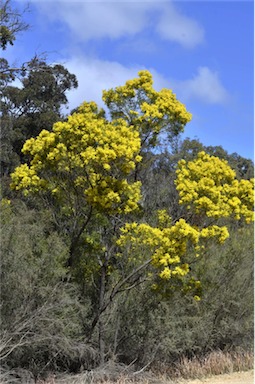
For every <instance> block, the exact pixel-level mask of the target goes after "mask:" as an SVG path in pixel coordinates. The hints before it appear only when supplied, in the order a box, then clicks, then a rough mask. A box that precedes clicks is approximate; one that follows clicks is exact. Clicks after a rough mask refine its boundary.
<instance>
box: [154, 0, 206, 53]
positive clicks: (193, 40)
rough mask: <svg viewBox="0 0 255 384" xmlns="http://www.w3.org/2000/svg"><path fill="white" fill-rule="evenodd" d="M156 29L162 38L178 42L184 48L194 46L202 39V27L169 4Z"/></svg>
mask: <svg viewBox="0 0 255 384" xmlns="http://www.w3.org/2000/svg"><path fill="white" fill-rule="evenodd" d="M156 30H157V32H158V33H159V35H160V36H161V37H162V38H163V39H167V40H172V41H175V42H177V43H180V44H181V45H182V46H184V47H185V48H194V47H195V46H196V45H198V44H200V43H202V42H203V41H204V30H203V29H202V27H201V26H200V25H199V24H198V23H197V22H196V21H195V20H192V19H190V18H188V17H187V16H184V15H182V14H181V13H180V12H179V11H177V9H176V8H174V7H173V5H171V4H170V5H169V6H168V7H166V8H165V11H164V12H162V15H161V17H160V20H159V23H158V25H157V26H156Z"/></svg>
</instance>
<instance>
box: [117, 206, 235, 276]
mask: <svg viewBox="0 0 255 384" xmlns="http://www.w3.org/2000/svg"><path fill="white" fill-rule="evenodd" d="M163 215H164V221H165V222H166V219H167V216H166V215H167V214H166V212H164V213H163V212H162V211H160V212H159V217H162V216H163ZM169 222H170V217H168V223H167V226H166V227H161V228H158V227H156V228H155V227H151V226H150V225H148V224H144V223H143V224H138V223H127V224H126V225H125V226H124V227H123V228H122V229H121V236H120V237H119V239H118V240H117V245H119V246H120V247H121V248H122V249H123V250H124V249H127V248H128V249H129V253H130V254H132V255H134V257H135V258H138V259H139V258H141V257H144V255H146V257H148V256H149V257H151V264H152V265H153V266H154V267H155V268H156V269H157V270H158V275H159V277H161V278H162V279H166V280H169V279H170V278H174V277H177V278H182V277H184V276H186V275H187V274H188V272H189V264H188V263H187V262H185V261H184V259H185V256H187V250H188V246H193V248H194V250H195V251H196V255H197V256H198V255H199V252H200V250H201V249H202V248H203V245H201V244H200V243H201V242H203V240H204V239H211V238H216V239H217V240H218V241H219V242H220V243H222V242H224V241H225V240H226V239H227V238H228V231H227V228H226V227H218V226H216V225H214V226H211V227H208V228H203V229H202V230H199V229H198V228H194V227H192V226H191V225H190V224H188V223H187V222H186V221H185V220H184V219H180V220H179V221H177V222H176V223H175V224H174V225H169ZM140 254H141V255H142V256H140Z"/></svg>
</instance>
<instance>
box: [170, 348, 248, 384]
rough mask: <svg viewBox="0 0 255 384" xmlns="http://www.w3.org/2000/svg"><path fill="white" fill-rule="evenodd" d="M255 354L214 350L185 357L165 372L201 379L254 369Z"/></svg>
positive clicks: (176, 376)
mask: <svg viewBox="0 0 255 384" xmlns="http://www.w3.org/2000/svg"><path fill="white" fill-rule="evenodd" d="M253 366H254V354H253V353H252V352H246V351H242V350H240V351H235V352H223V351H214V352H211V353H209V354H207V355H206V356H204V357H201V358H198V357H194V358H192V359H188V358H187V357H183V358H181V359H180V360H179V362H178V363H176V364H175V365H174V366H173V367H170V368H167V369H166V371H165V373H166V374H167V376H169V377H172V378H182V379H200V378H203V377H207V376H212V375H221V374H224V373H232V372H240V371H247V370H250V369H253Z"/></svg>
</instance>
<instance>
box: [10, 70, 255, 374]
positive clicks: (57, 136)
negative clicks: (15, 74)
mask: <svg viewBox="0 0 255 384" xmlns="http://www.w3.org/2000/svg"><path fill="white" fill-rule="evenodd" d="M39 72H40V71H39ZM30 75H31V79H32V77H33V76H34V74H33V73H32V72H31V74H30ZM30 75H29V76H28V77H27V80H28V81H27V82H25V83H24V86H25V85H26V86H27V87H28V88H27V92H28V93H27V95H29V94H30V93H32V94H33V89H34V88H33V86H32V84H33V82H30V80H31V79H30ZM35 75H36V77H35V78H36V79H37V80H38V85H39V88H38V89H41V88H40V87H41V86H42V82H41V80H40V79H41V73H38V77H37V74H35ZM50 78H51V77H50ZM49 85H50V86H49V89H48V90H46V94H47V95H48V91H49V94H51V91H50V88H51V82H49ZM9 91H10V94H11V93H12V90H11V89H9ZM33 95H34V96H35V97H34V99H35V100H36V103H34V104H33V105H32V108H35V110H36V108H41V107H42V106H43V105H44V104H43V103H42V104H40V92H39V93H38V94H37V93H36V91H35V93H34V94H33ZM15 97H17V100H18V99H19V97H20V95H19V91H18V92H16V91H14V93H13V100H14V99H15ZM46 99H47V98H46ZM103 99H104V101H105V103H106V105H107V106H108V108H109V111H110V118H108V117H107V116H109V115H107V114H106V113H105V111H104V110H99V108H98V107H97V105H96V104H95V103H93V102H91V103H86V102H85V103H83V104H82V105H81V106H80V107H79V108H77V109H76V111H75V112H73V113H72V114H71V116H69V117H68V118H67V119H66V120H65V121H58V122H56V123H54V124H53V127H52V128H48V129H47V130H46V129H43V130H41V132H40V133H39V134H38V135H37V136H35V137H30V138H29V139H28V140H26V142H25V144H24V146H23V149H22V153H23V155H24V156H27V162H26V163H24V164H21V165H20V166H18V167H17V168H16V169H15V171H14V172H13V173H12V175H11V177H12V185H11V186H12V188H13V190H16V191H21V192H23V195H24V196H25V197H24V199H27V202H29V203H32V204H31V206H34V207H36V205H35V202H36V201H40V202H41V203H40V204H42V205H40V204H39V205H38V206H37V208H36V209H34V211H31V209H29V210H26V209H25V208H23V207H21V208H20V209H21V211H18V210H17V208H15V209H16V211H12V209H11V208H10V206H9V205H8V202H7V201H5V202H4V203H3V207H4V208H5V210H6V211H5V212H9V216H8V214H7V216H3V217H4V218H5V217H7V219H6V220H7V221H6V223H7V224H6V223H5V221H3V224H4V233H5V239H6V240H5V242H4V244H5V246H4V249H5V252H6V254H7V255H10V254H14V255H15V258H14V261H15V263H14V264H13V265H12V263H10V261H9V262H8V263H9V264H8V263H7V264H6V265H5V264H3V265H4V268H5V269H6V270H7V271H10V273H9V274H8V276H10V277H7V280H6V287H9V288H8V289H6V290H4V291H3V294H4V295H6V297H4V299H5V300H4V302H5V303H8V294H9V292H10V289H12V290H17V286H16V285H15V283H16V282H18V285H19V286H21V288H22V289H21V290H20V294H17V297H16V300H17V302H16V301H15V300H13V303H12V306H11V305H8V304H6V307H4V313H5V316H6V319H7V318H8V316H9V318H10V316H11V312H12V311H13V310H14V307H15V306H18V307H19V308H24V307H25V304H24V302H25V297H28V298H29V305H28V310H27V312H25V313H26V314H27V315H28V313H31V314H32V318H34V317H33V316H34V313H35V314H36V313H41V312H40V311H43V310H44V308H45V306H44V304H43V303H44V302H45V301H46V303H48V302H49V303H50V309H49V312H47V311H46V315H44V316H43V317H42V318H43V320H42V321H41V319H40V321H39V320H36V321H35V323H33V326H32V328H31V329H33V331H32V332H34V333H33V334H34V335H38V334H39V335H41V334H43V335H44V333H41V330H42V329H47V332H48V334H50V335H52V333H53V328H51V327H49V328H48V327H47V326H46V325H45V318H47V319H48V318H52V319H53V323H54V324H55V323H56V327H57V328H56V329H57V339H56V338H54V337H52V340H53V342H52V343H51V344H50V347H47V343H48V338H47V337H46V338H44V336H43V343H40V342H38V340H37V342H36V343H35V345H34V348H33V349H31V348H30V347H29V348H30V349H29V348H28V349H24V348H23V346H22V348H21V349H20V348H16V347H15V351H14V352H11V353H10V357H11V359H12V360H11V363H12V364H13V366H14V364H15V363H16V362H17V360H18V359H21V353H22V354H23V355H24V359H23V360H22V365H23V366H25V365H26V364H27V361H28V360H29V358H30V356H32V355H33V356H36V359H35V360H36V361H37V363H36V364H37V366H38V367H42V366H43V364H44V362H45V361H46V359H49V358H50V359H51V360H52V361H54V364H55V367H58V368H63V366H65V368H66V369H69V370H72V369H78V368H79V364H80V365H81V360H79V359H78V360H77V359H76V357H77V356H76V355H75V354H74V355H72V356H73V357H70V354H72V352H70V350H71V351H73V350H72V347H70V349H69V348H67V349H65V347H64V346H63V345H62V344H59V343H58V341H57V340H59V335H63V339H64V340H67V343H69V342H70V338H73V340H74V341H75V342H80V340H81V339H80V338H81V337H82V338H83V340H85V345H86V347H88V346H89V347H91V346H93V347H95V348H96V354H95V355H94V358H93V359H92V361H91V360H90V357H88V356H87V361H88V362H89V363H88V364H87V367H88V368H89V367H92V366H93V364H98V363H100V364H103V363H104V362H105V359H106V358H117V359H118V360H119V361H122V362H124V363H131V362H132V361H134V360H135V361H136V364H137V366H144V365H146V364H148V363H149V362H151V361H154V360H156V361H159V360H161V361H166V362H171V361H173V360H174V359H177V358H178V356H180V355H187V356H191V355H192V354H196V353H198V354H200V353H204V352H207V351H208V349H213V348H225V347H227V348H230V347H236V346H239V345H241V346H243V345H242V342H241V339H243V340H244V338H243V335H244V333H245V332H246V333H247V334H249V335H250V334H251V312H252V309H251V303H249V306H248V308H247V310H246V311H245V308H244V305H243V303H242V302H241V296H240V295H239V293H238V291H237V289H240V291H241V292H242V295H243V294H245V292H250V290H251V289H252V283H251V274H250V272H251V261H250V260H251V238H252V233H251V232H252V229H251V228H250V227H249V226H248V225H247V224H245V223H244V220H240V219H241V218H242V217H243V218H244V219H246V222H247V223H248V222H250V221H252V210H253V194H252V188H253V184H252V180H249V179H248V174H249V167H248V168H247V169H244V168H242V167H241V168H240V169H243V170H244V175H245V177H246V180H243V179H242V178H241V177H240V175H241V171H240V173H239V174H238V175H237V174H236V172H235V171H234V170H233V169H231V167H230V166H229V164H228V163H227V161H226V160H225V157H226V156H227V155H226V154H225V152H224V150H222V151H221V149H220V148H218V147H217V148H216V147H215V148H211V149H210V150H211V151H212V152H215V153H219V154H220V156H221V158H219V157H216V156H215V155H209V154H208V153H206V152H205V151H202V152H201V147H202V149H204V147H203V146H202V144H200V143H199V142H197V141H192V142H190V141H189V140H186V141H185V142H184V143H183V144H182V148H181V150H179V149H178V146H176V147H175V149H173V151H172V153H169V152H168V151H167V150H165V152H164V153H163V152H161V153H160V150H161V146H160V145H161V139H162V137H164V136H165V135H167V136H168V143H171V144H173V138H174V137H178V135H179V133H180V132H181V131H182V130H183V129H184V126H185V124H186V123H187V122H188V121H189V120H190V118H191V115H190V114H189V113H188V112H187V111H186V109H185V106H184V105H183V104H181V103H180V102H178V100H177V99H176V97H175V95H174V94H173V93H172V92H171V91H170V90H162V91H160V92H156V91H155V90H154V89H153V87H152V77H151V75H150V73H149V72H148V71H141V72H139V76H138V78H136V79H134V80H130V81H128V82H126V84H125V85H123V86H121V87H117V88H115V89H111V90H109V91H104V92H103ZM37 101H38V104H37ZM60 103H61V101H60ZM6 105H7V104H6ZM45 105H46V110H47V105H48V104H47V102H46V104H45ZM54 105H55V102H54V103H53V104H52V105H51V104H50V99H49V111H53V112H54V113H55V112H56V111H57V110H58V108H59V106H60V104H59V105H57V102H56V105H57V107H56V108H57V109H56V110H54ZM7 110H9V107H7ZM14 111H15V108H14ZM47 113H48V112H47ZM29 114H30V112H29V111H25V112H24V116H26V117H27V116H29ZM38 114H39V116H40V115H42V117H43V108H42V109H39V110H38ZM7 115H8V114H7ZM38 128H39V125H38ZM172 148H173V146H172ZM178 151H179V152H178ZM182 157H183V158H184V159H182ZM239 160H240V159H238V161H239ZM233 161H234V160H233ZM175 179H176V180H175ZM175 186H177V188H175ZM179 198H180V201H179ZM179 203H181V204H183V206H180V204H179ZM12 204H13V202H12V203H11V206H12ZM39 206H40V207H42V206H43V207H44V209H45V210H43V211H42V209H40V210H39V209H38V207H39ZM21 212H22V214H23V215H24V220H23V221H22V228H26V230H25V231H24V232H23V231H21V219H20V218H21ZM35 215H37V217H36V216H35ZM234 219H237V220H238V221H239V222H238V223H235V222H234ZM38 220H39V222H40V225H38ZM10 223H11V225H9V224H10ZM229 231H230V235H231V236H233V240H232V239H231V237H230V239H228V237H229ZM12 236H13V237H12ZM12 239H13V240H12ZM20 243H22V244H24V247H23V250H22V251H18V244H20ZM241 249H242V250H243V253H242V257H238V254H239V252H241ZM7 260H10V256H8V257H7ZM21 266H22V267H23V266H25V267H26V268H25V269H24V270H22V268H21ZM19 269H21V270H22V271H19ZM12 276H14V277H13V278H12ZM69 279H70V280H69ZM243 279H244V280H243ZM12 287H13V288H12ZM55 287H58V288H55ZM229 287H230V289H229ZM20 295H21V296H20ZM74 295H76V298H75V297H74ZM194 298H195V300H194ZM66 300H67V302H68V304H67V305H64V307H63V306H62V304H63V303H66ZM11 301H12V300H11ZM30 302H31V303H32V304H31V303H30ZM60 304H61V305H60ZM222 305H223V306H222ZM46 307H47V306H46ZM41 308H42V309H41ZM47 308H48V307H47ZM225 308H227V310H226V309H225ZM47 310H48V309H47ZM8 311H9V312H8ZM35 311H37V312H35ZM38 311H39V312H38ZM20 312H22V311H20V310H19V311H18V312H17V313H18V315H17V316H20ZM219 314H220V315H219ZM27 315H26V316H27ZM17 318H18V317H17ZM35 318H36V319H37V318H38V317H36V315H35ZM20 319H21V324H23V322H22V321H23V320H22V319H23V318H22V317H20ZM241 319H242V321H243V320H244V319H245V325H242V324H241ZM18 321H19V320H18ZM37 321H39V322H37ZM70 321H71V323H72V325H71V326H70ZM46 323H47V321H46ZM6 324H7V320H6ZM34 327H35V328H34ZM54 327H55V325H54ZM230 328H231V329H230ZM6 329H7V331H8V332H13V331H12V330H10V329H8V328H6ZM35 329H36V331H34V330H35ZM38 330H39V331H38ZM29 332H30V331H29ZM228 335H230V336H229V337H228ZM61 337H62V336H61ZM18 340H19V339H18ZM83 349H84V350H85V351H86V348H84V347H83ZM24 351H26V352H24ZM31 351H32V352H31ZM41 351H42V352H41ZM54 353H57V355H58V356H61V361H62V362H63V364H62V365H61V363H60V362H59V361H60V360H58V358H55V357H53V355H54ZM42 354H43V356H44V357H43V356H42ZM45 356H46V357H45ZM54 356H55V355H54ZM83 356H84V354H83ZM90 356H91V355H90ZM83 360H84V359H83ZM54 364H53V365H54ZM74 365H75V367H76V368H73V367H74ZM56 369H57V368H56Z"/></svg>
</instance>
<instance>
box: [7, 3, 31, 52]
mask: <svg viewBox="0 0 255 384" xmlns="http://www.w3.org/2000/svg"><path fill="white" fill-rule="evenodd" d="M0 24H1V25H0V46H1V48H2V49H3V50H5V49H6V48H7V45H8V44H10V45H13V44H14V41H15V39H16V35H17V33H19V32H22V31H25V30H26V29H28V25H27V24H26V23H25V22H23V20H22V14H21V13H20V12H19V11H17V10H16V9H14V8H13V6H12V4H11V1H10V0H1V3H0Z"/></svg>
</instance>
